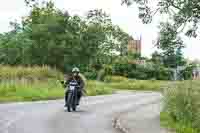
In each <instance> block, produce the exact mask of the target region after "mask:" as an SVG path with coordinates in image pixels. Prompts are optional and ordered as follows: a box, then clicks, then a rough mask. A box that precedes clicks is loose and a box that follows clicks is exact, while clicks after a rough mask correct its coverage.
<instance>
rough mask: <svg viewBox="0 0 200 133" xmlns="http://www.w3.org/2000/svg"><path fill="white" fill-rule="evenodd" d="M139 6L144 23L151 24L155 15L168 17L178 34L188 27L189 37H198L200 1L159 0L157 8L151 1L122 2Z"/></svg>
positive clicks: (123, 0) (124, 0)
mask: <svg viewBox="0 0 200 133" xmlns="http://www.w3.org/2000/svg"><path fill="white" fill-rule="evenodd" d="M134 2H135V3H137V4H138V5H139V11H140V12H139V18H141V19H142V21H143V23H150V22H151V21H152V19H153V16H154V15H158V14H160V15H165V16H166V15H168V17H169V19H170V20H171V23H172V24H173V25H174V28H175V29H176V30H177V31H178V32H182V31H183V30H184V29H185V28H186V27H187V31H186V32H185V33H186V35H187V36H193V37H197V35H198V33H197V30H198V28H199V22H200V1H199V0H158V1H156V2H155V1H153V2H154V3H156V4H157V6H156V8H154V7H153V5H154V4H153V3H151V1H150V0H122V4H126V5H128V6H130V5H131V4H133V3H134Z"/></svg>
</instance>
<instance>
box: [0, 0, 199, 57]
mask: <svg viewBox="0 0 200 133" xmlns="http://www.w3.org/2000/svg"><path fill="white" fill-rule="evenodd" d="M53 1H54V2H55V4H56V7H58V8H59V9H62V10H67V11H69V13H70V14H78V15H81V16H82V15H84V14H85V12H87V11H88V10H90V9H95V8H101V9H103V10H104V11H106V12H107V13H108V14H110V15H111V19H112V21H113V23H114V24H117V25H119V26H120V27H121V28H122V29H123V30H124V31H126V32H128V33H129V34H130V35H132V36H133V37H134V38H135V39H137V38H139V37H140V36H142V54H143V55H144V56H150V55H151V53H152V52H153V51H154V50H155V48H154V46H153V41H154V40H155V39H156V37H157V32H158V29H157V25H158V23H159V20H162V18H159V17H157V18H156V19H155V20H154V21H153V22H152V24H149V25H143V24H142V23H141V21H140V20H139V19H138V10H137V7H136V6H132V7H129V8H127V7H126V6H121V0H53ZM27 14H28V9H27V8H26V6H25V4H24V0H4V1H3V0H2V1H1V4H0V33H2V32H6V31H9V29H10V27H9V22H10V21H13V20H15V19H16V20H18V21H20V18H21V17H22V16H24V15H27ZM184 40H185V41H186V43H187V48H186V49H184V55H185V57H186V58H190V59H200V39H187V38H184Z"/></svg>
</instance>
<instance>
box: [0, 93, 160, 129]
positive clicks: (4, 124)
mask: <svg viewBox="0 0 200 133" xmlns="http://www.w3.org/2000/svg"><path fill="white" fill-rule="evenodd" d="M160 99H161V95H160V94H159V93H153V92H132V93H130V92H120V93H117V94H114V95H108V96H96V97H85V98H83V99H82V101H81V106H80V107H79V108H78V111H77V112H71V113H68V112H64V111H63V100H56V101H45V102H33V103H12V104H1V105H0V133H116V132H117V131H116V130H115V129H114V128H113V127H112V122H113V118H114V117H116V116H118V115H119V113H121V112H125V111H127V110H129V109H134V110H137V109H138V108H140V107H144V106H147V105H150V104H152V103H154V104H159V103H160ZM149 113H151V112H149ZM158 127H159V123H158ZM136 133H137V132H136Z"/></svg>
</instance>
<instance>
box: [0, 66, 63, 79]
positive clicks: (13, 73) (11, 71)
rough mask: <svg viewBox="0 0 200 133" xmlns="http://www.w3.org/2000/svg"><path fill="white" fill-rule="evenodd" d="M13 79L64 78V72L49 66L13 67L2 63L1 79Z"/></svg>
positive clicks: (0, 69) (0, 67)
mask: <svg viewBox="0 0 200 133" xmlns="http://www.w3.org/2000/svg"><path fill="white" fill-rule="evenodd" d="M13 79H29V80H34V79H38V80H43V79H63V74H62V73H61V72H60V71H58V70H56V69H53V68H50V67H48V66H42V67H39V66H33V67H24V66H17V67H12V66H3V65H0V80H13Z"/></svg>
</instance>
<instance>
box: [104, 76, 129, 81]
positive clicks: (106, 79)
mask: <svg viewBox="0 0 200 133" xmlns="http://www.w3.org/2000/svg"><path fill="white" fill-rule="evenodd" d="M127 80H128V78H126V77H123V76H111V75H109V76H106V77H105V78H104V82H112V83H119V82H124V81H127Z"/></svg>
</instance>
